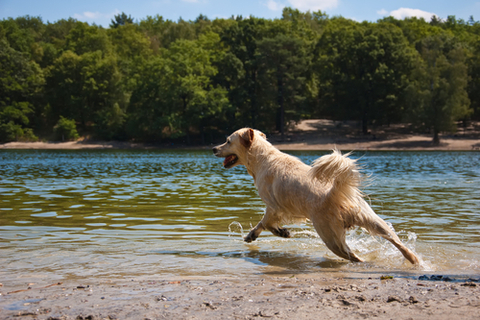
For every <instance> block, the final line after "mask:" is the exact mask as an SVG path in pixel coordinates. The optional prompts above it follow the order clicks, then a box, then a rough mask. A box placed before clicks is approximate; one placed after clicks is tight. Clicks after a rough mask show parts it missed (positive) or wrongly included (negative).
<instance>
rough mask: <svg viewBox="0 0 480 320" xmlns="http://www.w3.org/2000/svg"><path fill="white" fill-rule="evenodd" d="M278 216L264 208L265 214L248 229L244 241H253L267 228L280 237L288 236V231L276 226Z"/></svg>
mask: <svg viewBox="0 0 480 320" xmlns="http://www.w3.org/2000/svg"><path fill="white" fill-rule="evenodd" d="M278 223H279V221H278V217H277V216H276V215H275V212H274V211H273V210H272V209H270V208H269V207H267V209H266V210H265V215H264V216H263V218H262V221H260V222H259V223H258V224H257V225H256V226H255V228H253V229H252V230H250V232H249V233H248V235H247V236H246V237H245V239H244V240H245V242H252V241H255V240H256V239H257V238H258V236H259V235H260V233H261V232H262V231H263V230H265V229H267V230H269V231H271V232H272V233H273V234H274V235H276V236H279V237H282V238H290V237H291V236H290V231H288V229H286V228H281V227H279V226H278Z"/></svg>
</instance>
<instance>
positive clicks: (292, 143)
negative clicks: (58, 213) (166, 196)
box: [0, 133, 480, 151]
mask: <svg viewBox="0 0 480 320" xmlns="http://www.w3.org/2000/svg"><path fill="white" fill-rule="evenodd" d="M431 140H432V139H431V137H427V136H424V135H405V136H401V137H393V138H386V139H383V138H379V139H370V140H366V139H360V138H349V137H342V136H339V137H322V136H317V135H315V134H303V133H302V134H292V135H289V136H288V138H287V139H286V141H284V142H282V141H281V140H280V138H279V137H278V136H273V137H272V138H271V139H269V141H270V142H271V143H272V144H273V145H274V146H275V147H277V148H278V149H280V150H283V151H316V150H317V151H328V150H332V149H335V148H337V149H339V150H348V151H351V150H354V151H362V150H369V151H478V150H480V139H477V138H469V137H463V138H461V137H445V138H442V139H441V143H440V145H438V146H434V145H432V142H431ZM212 146H213V145H198V146H187V145H167V144H164V145H155V144H147V143H135V142H125V141H68V142H8V143H4V144H0V150H11V149H18V150H28V149H31V150H88V149H112V150H115V149H139V150H142V149H159V150H162V149H209V148H211V147H212Z"/></svg>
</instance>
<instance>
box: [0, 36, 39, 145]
mask: <svg viewBox="0 0 480 320" xmlns="http://www.w3.org/2000/svg"><path fill="white" fill-rule="evenodd" d="M25 56H26V54H22V53H20V52H18V51H16V50H14V49H13V48H11V47H10V46H9V44H8V43H7V41H5V40H4V39H1V40H0V141H2V142H6V141H12V140H19V139H23V140H36V139H37V138H36V137H35V135H34V134H33V130H32V128H31V127H30V126H31V119H30V117H31V116H32V115H33V114H34V111H35V104H34V102H35V100H36V98H37V97H38V94H39V92H40V90H41V89H42V86H43V84H44V78H43V73H42V71H41V70H40V68H39V66H38V65H37V64H36V63H35V62H31V61H29V60H28V59H26V57H25Z"/></svg>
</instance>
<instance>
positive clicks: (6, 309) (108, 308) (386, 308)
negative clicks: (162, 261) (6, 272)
mask: <svg viewBox="0 0 480 320" xmlns="http://www.w3.org/2000/svg"><path fill="white" fill-rule="evenodd" d="M326 276H327V275H325V274H316V275H312V274H305V275H303V274H301V275H299V274H293V275H286V274H282V275H281V276H275V275H252V277H251V278H249V279H248V280H247V281H245V279H240V278H222V277H215V276H212V277H209V278H205V277H200V278H175V279H155V280H146V279H131V280H125V279H120V280H117V279H95V278H94V279H83V280H82V281H81V282H79V280H76V281H73V280H68V281H65V282H63V283H62V282H58V283H52V284H50V285H43V286H40V285H36V284H34V283H30V284H28V285H27V284H26V285H25V286H24V287H17V288H7V287H0V292H1V299H0V310H1V311H2V312H1V313H2V317H1V318H2V319H18V318H19V317H20V318H21V319H50V320H53V319H205V320H207V319H261V318H271V319H333V318H342V319H369V318H372V317H374V318H376V319H393V318H394V319H420V318H422V319H440V320H441V319H452V318H453V317H457V318H459V319H473V318H476V316H477V315H476V313H477V312H478V308H479V307H480V285H478V284H477V283H475V282H468V281H467V282H457V281H453V282H448V281H433V280H428V279H427V280H423V279H422V280H416V279H405V278H393V279H391V278H390V277H388V276H386V277H385V278H387V279H383V280H382V279H381V278H380V277H379V276H378V275H376V276H375V277H374V278H373V277H371V278H368V279H366V278H360V279H358V278H357V279H346V278H339V277H330V278H326ZM27 286H28V287H27ZM12 289H15V290H12Z"/></svg>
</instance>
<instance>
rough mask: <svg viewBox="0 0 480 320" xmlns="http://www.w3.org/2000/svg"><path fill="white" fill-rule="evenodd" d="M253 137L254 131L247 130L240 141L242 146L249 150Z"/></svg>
mask: <svg viewBox="0 0 480 320" xmlns="http://www.w3.org/2000/svg"><path fill="white" fill-rule="evenodd" d="M254 136H255V131H253V129H250V128H249V129H247V130H245V132H244V133H243V134H242V139H240V141H241V142H242V145H243V146H244V147H245V148H247V149H248V148H250V146H251V145H252V142H253V137H254Z"/></svg>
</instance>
